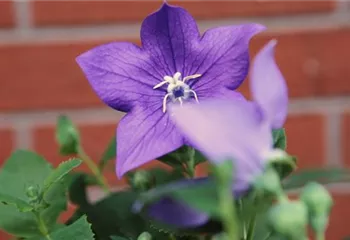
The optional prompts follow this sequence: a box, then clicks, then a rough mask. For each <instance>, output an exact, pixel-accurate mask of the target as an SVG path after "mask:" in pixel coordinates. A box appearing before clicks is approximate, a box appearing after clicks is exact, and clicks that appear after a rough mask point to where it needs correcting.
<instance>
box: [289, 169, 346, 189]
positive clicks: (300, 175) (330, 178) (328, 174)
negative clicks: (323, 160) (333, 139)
mask: <svg viewBox="0 0 350 240" xmlns="http://www.w3.org/2000/svg"><path fill="white" fill-rule="evenodd" d="M349 180H350V171H349V170H348V169H344V168H328V169H322V168H321V169H305V170H300V171H297V172H295V173H294V174H292V175H291V176H289V177H288V178H286V179H285V180H284V181H283V187H284V188H285V189H288V190H290V189H295V188H300V187H302V186H304V185H305V184H306V183H308V182H311V181H315V182H319V183H323V184H327V183H334V182H344V181H349Z"/></svg>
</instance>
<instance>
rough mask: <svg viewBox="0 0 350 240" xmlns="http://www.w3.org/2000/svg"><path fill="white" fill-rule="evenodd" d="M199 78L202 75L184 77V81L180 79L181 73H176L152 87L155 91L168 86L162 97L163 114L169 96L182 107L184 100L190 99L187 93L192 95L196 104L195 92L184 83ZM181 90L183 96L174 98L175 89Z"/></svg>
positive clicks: (165, 77)
mask: <svg viewBox="0 0 350 240" xmlns="http://www.w3.org/2000/svg"><path fill="white" fill-rule="evenodd" d="M200 76H202V74H194V75H189V76H187V77H185V78H184V79H182V78H181V73H180V72H176V73H175V74H174V76H173V77H170V76H164V77H163V79H164V81H162V82H160V83H158V84H157V85H155V86H154V87H153V89H157V88H160V87H161V86H163V85H164V84H166V83H167V84H168V87H167V92H168V93H167V94H166V95H165V96H164V99H163V112H164V113H165V112H166V105H167V101H168V98H169V96H170V97H171V98H172V101H173V102H175V101H176V100H179V102H180V105H181V106H182V105H183V103H184V100H187V99H188V98H189V97H190V94H189V93H192V95H193V96H194V98H195V100H196V102H197V103H198V102H199V101H198V96H197V94H196V92H195V91H193V90H192V89H191V88H190V87H189V86H188V85H187V84H186V83H185V81H188V80H191V79H195V78H199V77H200ZM179 88H181V90H182V91H183V95H182V96H178V97H176V96H175V95H174V92H173V91H174V90H175V89H176V91H177V90H178V89H179Z"/></svg>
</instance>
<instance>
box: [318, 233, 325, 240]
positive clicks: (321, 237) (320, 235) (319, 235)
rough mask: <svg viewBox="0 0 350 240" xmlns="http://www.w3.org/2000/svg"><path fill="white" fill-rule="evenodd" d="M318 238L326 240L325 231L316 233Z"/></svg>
mask: <svg viewBox="0 0 350 240" xmlns="http://www.w3.org/2000/svg"><path fill="white" fill-rule="evenodd" d="M316 240H325V236H324V233H323V232H320V233H316Z"/></svg>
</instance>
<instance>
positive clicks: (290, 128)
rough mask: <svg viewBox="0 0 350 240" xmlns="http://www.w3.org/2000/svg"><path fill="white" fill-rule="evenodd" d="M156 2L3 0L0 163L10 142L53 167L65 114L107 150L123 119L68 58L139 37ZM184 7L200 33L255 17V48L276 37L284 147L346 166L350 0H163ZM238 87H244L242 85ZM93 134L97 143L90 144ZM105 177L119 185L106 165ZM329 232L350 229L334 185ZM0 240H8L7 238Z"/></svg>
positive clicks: (345, 196) (343, 193)
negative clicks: (285, 89) (284, 92)
mask: <svg viewBox="0 0 350 240" xmlns="http://www.w3.org/2000/svg"><path fill="white" fill-rule="evenodd" d="M160 2H161V1H147V0H142V1H141V0H140V1H52V0H51V1H34V0H32V1H16V2H14V1H4V0H2V1H0V76H1V78H0V84H1V85H0V164H1V162H2V161H3V160H4V159H5V158H6V157H8V156H9V154H10V152H11V151H12V150H13V149H16V148H29V149H34V150H37V151H38V152H39V153H41V154H43V155H44V156H46V157H47V158H48V159H50V160H51V161H52V162H54V163H55V164H57V163H58V162H59V161H60V160H62V159H63V158H60V157H58V156H57V146H56V145H55V141H54V124H55V120H56V117H57V115H58V114H61V113H64V114H67V115H69V116H70V117H71V118H72V119H73V120H74V122H76V123H77V124H78V125H79V127H80V128H81V131H82V135H83V139H84V141H85V142H84V145H85V146H86V148H87V149H88V152H89V153H90V154H91V156H92V157H94V158H97V157H98V156H99V155H100V154H101V153H102V152H103V150H104V147H105V146H106V144H107V143H108V141H109V139H110V137H111V136H112V135H113V134H114V129H115V126H116V124H117V122H118V120H119V119H120V117H121V116H122V114H121V113H117V112H114V111H112V110H110V109H108V108H107V107H105V106H104V105H103V104H102V103H101V102H100V100H99V99H98V98H97V97H96V96H95V94H94V93H93V92H92V90H91V89H90V87H89V85H88V83H87V81H86V80H85V78H84V76H83V74H82V73H81V71H80V69H79V68H78V66H77V65H76V63H75V60H74V59H75V57H76V56H77V55H78V54H79V53H81V52H82V51H84V50H87V49H89V48H91V47H93V46H95V45H97V44H101V43H105V42H108V41H111V40H128V41H134V42H139V40H138V32H139V27H140V21H141V20H142V19H143V18H144V17H145V16H146V15H147V14H148V13H150V12H152V11H154V10H155V9H157V7H158V6H159V4H160ZM170 2H171V3H174V4H178V5H182V6H184V7H186V8H187V9H188V10H189V11H190V12H191V13H192V14H193V15H194V16H195V18H196V19H197V20H198V21H199V26H200V29H201V30H204V29H207V28H209V27H212V26H217V25H223V24H224V25H225V24H232V23H238V22H247V21H255V22H260V23H263V24H265V25H267V26H268V27H269V30H268V31H267V32H266V33H264V34H261V35H259V36H257V37H255V38H254V39H253V41H252V46H251V51H252V53H253V54H254V53H255V52H256V51H257V50H258V49H259V48H260V47H261V46H262V45H263V44H264V43H266V42H267V40H268V39H271V38H277V39H278V40H279V44H278V47H277V52H276V55H277V61H278V64H279V65H280V67H281V69H282V71H283V73H284V75H285V77H286V78H287V81H288V85H289V88H290V95H291V104H290V116H289V119H288V121H287V124H286V128H287V134H288V144H289V145H288V150H289V152H290V153H292V154H295V155H297V156H299V161H300V162H299V164H300V167H301V168H308V167H314V166H325V165H328V166H329V165H331V166H350V95H349V94H350V65H349V64H350V63H349V59H350V47H349V42H350V2H347V1H341V0H339V1H316V0H312V1H297V0H291V1H247V0H245V1H218V0H215V1H210V0H203V1H189V0H183V1H178V2H176V1H170ZM241 90H242V91H243V92H244V93H247V84H246V83H245V84H244V85H243V86H242V87H241ZM96 140H97V141H96ZM109 175H110V176H108V178H109V179H110V180H111V181H112V182H113V183H114V184H120V182H117V181H116V179H115V177H114V174H113V172H111V173H110V174H109ZM331 189H332V192H333V193H334V197H335V199H336V205H335V209H334V211H333V215H332V219H331V227H330V229H329V232H328V234H329V238H328V239H331V240H338V239H341V237H343V236H345V235H350V230H348V229H347V228H345V227H341V226H342V224H341V223H342V222H344V221H345V220H347V219H348V218H349V217H350V207H348V202H349V201H350V188H349V187H348V186H347V185H346V184H345V185H344V184H338V185H335V186H333V187H332V188H331ZM0 239H5V237H4V236H2V237H1V234H0Z"/></svg>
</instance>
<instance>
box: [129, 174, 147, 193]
mask: <svg viewBox="0 0 350 240" xmlns="http://www.w3.org/2000/svg"><path fill="white" fill-rule="evenodd" d="M131 181H132V185H133V186H134V187H135V188H136V189H139V190H147V189H149V188H150V187H151V184H152V183H151V182H152V175H151V174H150V173H149V172H148V171H146V170H138V171H136V172H135V174H134V175H133V177H132V180H131Z"/></svg>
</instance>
